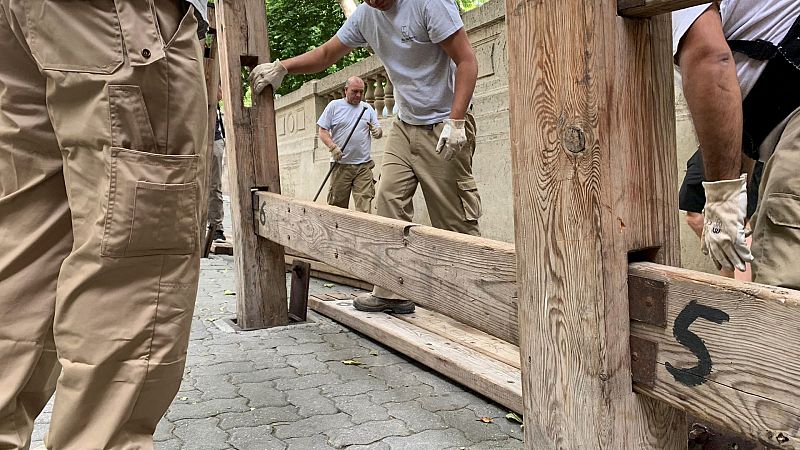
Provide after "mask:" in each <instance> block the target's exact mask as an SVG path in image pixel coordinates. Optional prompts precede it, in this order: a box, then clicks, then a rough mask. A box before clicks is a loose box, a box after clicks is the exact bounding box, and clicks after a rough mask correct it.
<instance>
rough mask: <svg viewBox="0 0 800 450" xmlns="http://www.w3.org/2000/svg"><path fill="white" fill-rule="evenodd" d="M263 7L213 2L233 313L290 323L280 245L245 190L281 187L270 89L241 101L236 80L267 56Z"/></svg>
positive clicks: (256, 324)
mask: <svg viewBox="0 0 800 450" xmlns="http://www.w3.org/2000/svg"><path fill="white" fill-rule="evenodd" d="M265 8H266V7H265V4H264V2H263V0H239V1H225V2H219V3H218V4H217V8H216V12H217V22H218V23H219V24H220V26H219V32H218V35H219V37H220V54H221V67H222V69H221V73H222V81H223V83H222V85H223V96H224V99H225V111H226V114H225V131H226V132H227V139H226V146H227V148H226V152H227V153H228V174H229V177H230V196H231V212H232V214H231V216H232V219H233V242H234V247H235V248H236V253H235V254H234V259H235V261H236V292H237V294H238V295H237V296H236V299H237V307H236V315H237V318H238V324H239V326H240V327H241V328H242V329H245V330H248V329H256V328H264V327H269V326H276V325H285V324H286V323H287V322H288V314H287V301H286V279H285V273H284V266H283V265H284V259H283V247H281V246H280V245H278V244H276V243H274V242H269V241H266V240H264V239H259V238H258V237H257V236H256V235H255V233H254V231H255V230H256V220H255V218H254V217H253V210H254V209H255V208H254V206H253V198H252V194H251V190H252V189H254V188H259V189H266V190H269V191H270V192H275V193H280V191H281V186H280V174H279V173H278V171H279V164H278V144H277V134H276V131H275V108H274V104H273V97H272V89H271V88H267V90H266V91H265V92H264V93H262V94H261V96H259V97H257V98H254V99H253V103H254V104H253V105H252V107H249V108H247V107H245V106H244V103H243V99H244V92H243V90H242V82H241V78H242V66H243V65H244V66H248V67H249V66H254V65H255V64H258V63H264V62H268V61H269V60H270V59H269V43H268V41H267V24H266V21H265V20H264V17H266V10H265Z"/></svg>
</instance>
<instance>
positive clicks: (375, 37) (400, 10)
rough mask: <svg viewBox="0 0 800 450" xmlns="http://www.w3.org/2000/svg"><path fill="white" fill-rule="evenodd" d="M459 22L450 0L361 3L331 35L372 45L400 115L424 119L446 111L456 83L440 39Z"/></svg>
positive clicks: (437, 119)
mask: <svg viewBox="0 0 800 450" xmlns="http://www.w3.org/2000/svg"><path fill="white" fill-rule="evenodd" d="M463 27H464V23H463V22H462V21H461V16H460V15H459V11H458V6H457V5H456V3H455V1H454V0H397V1H395V4H394V6H393V7H392V9H390V10H388V11H381V10H378V9H375V8H372V7H371V6H368V5H367V4H366V3H362V4H361V5H359V6H358V8H356V10H355V12H354V13H353V15H351V16H350V18H349V19H347V21H346V22H345V23H344V25H342V27H341V28H340V29H339V31H338V32H337V33H336V36H337V37H338V38H339V40H340V41H342V43H343V44H344V45H346V46H348V47H366V46H370V47H372V49H373V50H374V51H375V53H376V54H377V55H378V57H380V58H381V60H382V61H383V64H384V67H386V73H388V74H389V79H390V80H392V84H394V92H395V96H396V97H397V106H398V114H397V115H398V117H399V118H400V120H402V121H403V122H406V123H410V124H412V125H429V124H433V123H437V122H441V121H442V120H444V119H447V118H448V117H449V116H450V108H451V107H452V104H453V90H454V88H455V74H456V65H455V63H453V60H452V59H450V57H449V56H447V53H445V51H444V50H443V49H442V47H440V46H439V43H440V42H442V41H443V40H445V39H447V38H448V37H450V36H452V35H453V34H454V33H455V32H456V31H458V30H460V29H461V28H463Z"/></svg>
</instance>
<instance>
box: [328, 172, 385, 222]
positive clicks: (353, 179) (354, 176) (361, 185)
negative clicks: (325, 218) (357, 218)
mask: <svg viewBox="0 0 800 450" xmlns="http://www.w3.org/2000/svg"><path fill="white" fill-rule="evenodd" d="M374 167H375V162H373V161H368V162H365V163H362V164H337V165H336V167H334V168H333V173H331V188H330V189H329V190H328V204H329V205H333V206H338V207H339V208H345V209H347V207H348V206H350V193H351V192H352V193H353V204H354V205H355V208H356V211H361V212H364V213H371V212H372V199H373V198H375V179H374V178H373V175H372V169H373V168H374Z"/></svg>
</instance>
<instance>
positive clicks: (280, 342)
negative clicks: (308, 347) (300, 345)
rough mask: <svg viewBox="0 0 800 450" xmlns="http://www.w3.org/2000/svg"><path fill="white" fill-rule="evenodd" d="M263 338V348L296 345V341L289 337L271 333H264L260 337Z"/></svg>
mask: <svg viewBox="0 0 800 450" xmlns="http://www.w3.org/2000/svg"><path fill="white" fill-rule="evenodd" d="M261 339H262V340H263V345H264V348H266V349H270V348H278V347H291V346H292V345H297V341H295V340H294V339H292V338H290V337H277V336H271V335H264V336H262V337H261Z"/></svg>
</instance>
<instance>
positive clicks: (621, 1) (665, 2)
mask: <svg viewBox="0 0 800 450" xmlns="http://www.w3.org/2000/svg"><path fill="white" fill-rule="evenodd" d="M706 3H710V2H709V1H708V0H617V11H618V12H619V15H620V16H625V17H632V18H633V17H635V18H641V19H644V18H647V17H653V16H657V15H659V14H667V13H670V12H672V11H678V10H679V9H684V8H689V7H692V6H697V5H703V4H706Z"/></svg>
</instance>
